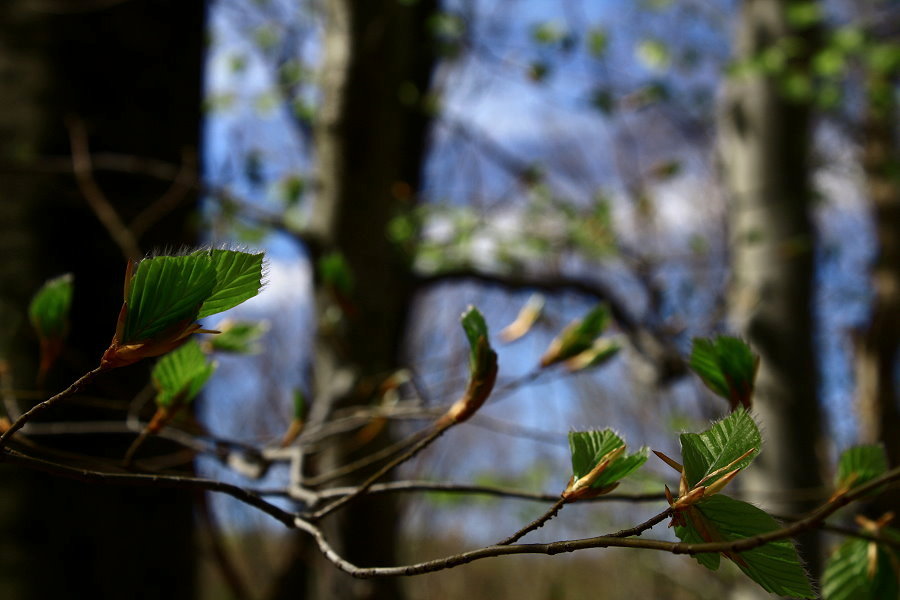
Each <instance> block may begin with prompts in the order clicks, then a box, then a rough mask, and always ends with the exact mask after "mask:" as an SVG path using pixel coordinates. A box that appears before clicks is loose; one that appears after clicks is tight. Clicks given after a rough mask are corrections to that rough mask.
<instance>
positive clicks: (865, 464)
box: [834, 444, 888, 492]
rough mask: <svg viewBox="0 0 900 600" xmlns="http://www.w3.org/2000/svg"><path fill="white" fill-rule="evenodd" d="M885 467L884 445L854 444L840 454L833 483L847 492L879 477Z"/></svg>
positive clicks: (886, 465) (886, 466) (885, 469)
mask: <svg viewBox="0 0 900 600" xmlns="http://www.w3.org/2000/svg"><path fill="white" fill-rule="evenodd" d="M887 469H888V462H887V455H885V452H884V446H882V445H881V444H872V445H866V446H854V447H852V448H848V449H847V450H845V451H844V452H843V453H842V454H841V458H840V459H839V460H838V472H837V475H836V476H835V481H834V485H835V487H836V488H837V489H838V490H840V491H843V492H847V491H849V490H851V489H853V488H855V487H857V486H860V485H863V484H864V483H867V482H869V481H871V480H873V479H875V478H876V477H880V476H881V475H883V474H884V473H885V472H886V471H887Z"/></svg>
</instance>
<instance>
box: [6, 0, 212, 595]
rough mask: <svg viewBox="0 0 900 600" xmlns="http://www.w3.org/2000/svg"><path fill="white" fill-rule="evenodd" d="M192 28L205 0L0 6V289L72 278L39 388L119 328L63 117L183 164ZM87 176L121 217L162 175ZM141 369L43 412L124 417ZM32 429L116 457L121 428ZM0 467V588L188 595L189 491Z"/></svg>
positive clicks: (196, 72)
mask: <svg viewBox="0 0 900 600" xmlns="http://www.w3.org/2000/svg"><path fill="white" fill-rule="evenodd" d="M80 4H88V3H79V5H80ZM203 33H204V6H203V3H202V2H188V3H185V2H179V1H176V0H165V1H160V0H154V1H150V0H134V1H132V2H124V3H114V4H113V5H111V6H110V7H109V8H105V9H97V10H85V9H81V8H79V9H76V7H75V4H70V3H67V2H49V1H48V2H34V1H32V0H5V1H4V2H3V3H0V77H2V79H3V81H4V82H5V83H4V85H3V86H2V87H0V104H2V106H4V109H3V110H2V111H0V162H2V164H3V165H4V167H3V171H4V174H3V199H2V201H0V247H2V255H3V257H4V260H3V261H2V266H0V299H2V301H3V302H4V303H6V304H7V305H11V306H15V307H16V308H17V309H18V310H19V312H20V313H22V314H23V315H24V310H25V307H26V306H27V303H28V300H29V298H30V296H31V295H32V294H33V293H34V292H35V291H36V290H37V289H38V287H39V286H40V284H41V283H42V282H43V281H44V280H46V279H47V278H49V277H52V276H55V275H58V274H61V273H63V272H67V271H69V272H72V273H74V275H75V294H74V299H73V307H72V314H73V316H74V319H73V321H72V326H71V332H70V335H69V342H68V346H67V349H66V350H65V351H64V353H63V355H62V357H61V359H60V360H59V361H58V364H57V366H56V367H55V368H54V370H53V372H52V373H51V374H50V376H49V377H48V379H47V380H46V382H45V393H49V394H52V393H54V392H56V391H59V390H60V389H62V387H63V386H64V385H66V384H68V383H70V382H71V381H72V380H73V379H74V378H75V377H77V376H78V375H81V374H82V373H84V372H85V371H87V370H88V369H90V368H92V367H93V366H96V365H97V364H98V362H99V359H100V355H101V353H102V351H103V349H104V348H105V347H106V346H107V345H108V344H109V341H110V339H111V337H112V334H113V330H114V328H115V320H116V317H117V314H118V310H119V307H120V306H121V294H122V277H123V274H124V266H125V259H124V257H123V253H122V251H121V250H120V249H119V248H118V247H117V246H116V245H114V244H113V242H112V241H111V238H110V235H109V233H108V232H107V230H106V229H105V228H104V227H103V226H101V225H100V223H99V222H98V219H97V217H96V216H95V215H94V214H93V213H92V211H91V210H90V209H89V208H88V204H87V202H86V201H85V197H84V195H83V194H82V193H81V192H80V191H79V189H78V187H77V185H76V183H75V180H74V178H73V176H72V175H71V174H59V173H58V171H59V170H60V169H64V168H65V165H66V163H65V161H64V157H66V156H67V155H69V142H70V139H69V135H68V132H67V129H66V119H70V123H74V122H75V121H72V120H71V119H76V120H77V122H78V123H83V125H84V127H85V130H86V134H87V137H88V138H89V139H90V142H91V150H92V151H96V152H104V151H106V152H120V153H125V154H135V155H139V156H145V157H151V158H155V159H161V160H165V161H169V162H175V163H177V162H179V161H180V160H181V158H182V152H183V150H184V149H187V148H190V149H194V151H196V148H197V146H198V144H199V133H200V118H201V113H200V106H201V85H202V72H201V71H202V52H203V49H202V40H203ZM47 156H55V157H58V158H57V159H56V160H49V161H48V160H45V158H43V157H47ZM54 171H57V172H54ZM97 182H98V183H99V185H100V186H101V188H102V189H103V190H104V191H105V193H106V195H107V196H108V198H109V199H110V203H111V204H113V205H114V207H115V208H116V210H117V211H118V212H119V213H120V214H121V215H122V216H123V218H124V220H125V221H126V222H128V220H130V218H132V217H134V216H135V215H136V214H138V213H139V212H140V211H141V210H142V209H144V208H145V207H146V206H148V205H149V204H150V203H152V202H153V201H155V200H157V199H158V198H159V197H160V196H162V194H163V193H164V192H165V191H166V189H167V187H168V186H167V185H163V184H161V183H160V182H158V181H153V180H148V179H146V178H143V177H140V176H135V175H133V174H122V173H119V174H112V173H106V174H98V175H97ZM194 200H195V199H194ZM193 204H194V202H193V201H191V200H188V201H186V202H185V203H184V204H183V206H182V207H181V208H179V209H177V210H175V211H173V212H171V213H170V214H169V215H168V216H167V217H166V218H165V219H163V220H162V221H160V222H159V223H158V224H157V226H156V227H154V228H152V229H151V230H149V231H148V232H147V235H146V236H145V237H144V240H145V242H146V244H145V248H151V247H153V245H154V244H158V245H166V244H167V245H173V244H175V245H177V244H180V243H185V242H190V241H191V240H193V239H195V236H194V232H193V230H192V228H191V227H190V226H188V225H187V223H188V220H187V218H186V217H187V215H188V212H189V211H192V210H193ZM2 326H4V327H6V326H8V323H4V324H3V325H2ZM14 344H15V345H14V347H13V349H12V352H11V354H10V355H9V357H8V358H9V359H10V362H11V364H12V373H13V376H14V378H15V387H16V388H17V389H25V390H29V389H34V388H35V372H36V359H37V348H36V343H35V340H34V336H33V334H31V332H30V331H29V328H28V327H27V322H26V321H25V319H24V318H23V320H22V324H21V326H20V328H19V331H18V335H17V337H16V341H15V342H14ZM146 375H147V369H146V366H143V367H142V366H140V365H138V366H134V367H129V368H127V369H122V372H121V373H107V374H104V375H102V376H101V377H100V378H98V379H97V380H96V383H95V384H93V385H92V386H91V387H90V388H89V389H88V390H86V394H87V395H89V396H91V397H94V398H99V399H102V401H103V402H107V401H114V402H118V407H119V408H118V409H115V410H112V409H107V408H97V407H96V406H95V407H90V406H84V405H80V404H79V403H78V402H70V403H67V405H66V406H61V407H59V408H58V409H54V410H53V411H50V414H48V415H46V419H47V420H52V421H61V420H64V419H72V420H75V419H85V418H89V419H114V418H120V419H121V418H123V415H124V412H123V411H122V410H121V409H122V408H124V407H125V406H127V403H128V402H129V401H130V400H131V399H132V398H133V396H134V394H135V393H136V392H137V390H139V389H140V388H141V387H142V386H143V385H144V383H145V382H146V381H147V377H146ZM33 400H34V399H29V400H28V401H33ZM20 401H21V402H22V403H23V404H24V403H25V402H26V400H25V399H21V400H20ZM35 440H36V441H38V442H39V443H41V444H44V445H47V446H53V447H55V448H58V449H65V450H67V451H71V452H77V453H79V454H86V455H100V456H108V457H114V458H116V459H118V458H121V456H122V454H123V453H124V449H125V448H126V447H127V444H128V442H129V441H130V437H128V436H94V437H88V436H68V437H66V438H61V437H59V436H56V437H44V438H35ZM2 479H3V482H4V483H3V492H2V500H0V546H2V550H0V597H2V598H11V599H12V598H16V599H27V598H53V597H59V598H91V599H98V598H122V597H130V598H160V597H166V598H183V599H188V598H193V597H194V590H195V586H194V559H193V557H194V554H195V552H194V544H193V535H192V530H193V525H192V503H191V498H190V496H189V495H187V494H178V493H173V492H172V491H170V490H151V489H148V488H135V489H130V488H113V487H97V486H92V485H87V484H82V483H73V482H71V481H68V480H62V479H58V478H54V477H50V476H46V475H44V474H39V473H33V472H26V471H22V470H21V469H18V468H11V467H5V466H4V467H3V468H2Z"/></svg>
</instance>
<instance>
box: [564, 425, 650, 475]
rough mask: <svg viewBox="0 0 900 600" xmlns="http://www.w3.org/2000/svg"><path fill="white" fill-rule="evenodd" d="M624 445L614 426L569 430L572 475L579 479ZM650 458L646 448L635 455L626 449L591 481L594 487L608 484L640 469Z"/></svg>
mask: <svg viewBox="0 0 900 600" xmlns="http://www.w3.org/2000/svg"><path fill="white" fill-rule="evenodd" d="M623 446H625V442H624V441H623V440H622V438H620V437H619V436H618V435H616V433H615V432H614V431H613V430H612V429H604V430H602V431H573V432H571V433H569V449H570V450H571V453H572V474H573V475H574V481H575V482H577V481H578V480H579V479H581V478H583V477H584V476H585V475H587V474H588V473H590V472H591V471H592V470H593V469H594V467H596V466H597V464H598V463H599V462H600V461H601V460H602V459H603V457H604V456H606V455H608V454H609V453H610V452H612V451H613V450H615V449H617V448H620V447H623ZM646 461H647V449H646V448H641V449H640V450H639V451H638V452H635V453H634V454H630V455H626V454H625V453H624V452H623V453H622V454H621V455H620V456H619V457H618V458H616V459H614V460H613V461H612V462H611V463H610V464H609V466H608V467H607V468H606V469H604V470H603V472H602V473H601V474H600V475H599V476H598V477H597V478H596V479H595V480H594V481H593V482H592V483H591V485H590V487H592V488H603V487H607V486H609V485H611V484H613V483H615V482H616V481H619V480H620V479H623V478H624V477H627V476H628V475H630V474H632V473H634V472H635V471H637V470H638V469H639V468H640V467H641V466H642V465H643V464H644V463H645V462H646Z"/></svg>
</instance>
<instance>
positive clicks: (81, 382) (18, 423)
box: [0, 367, 103, 450]
mask: <svg viewBox="0 0 900 600" xmlns="http://www.w3.org/2000/svg"><path fill="white" fill-rule="evenodd" d="M102 370H103V367H97V368H96V369H94V370H93V371H88V372H87V373H85V374H84V375H82V376H81V377H80V378H78V380H77V381H76V382H75V383H73V384H72V385H70V386H69V387H67V388H66V389H64V390H63V391H61V392H60V393H58V394H56V395H55V396H53V397H51V398H48V399H47V400H44V401H43V402H40V403H38V404H35V405H34V406H32V407H31V408H30V409H29V410H27V411H25V413H23V414H22V415H21V416H20V417H19V418H18V419H16V420H15V421H14V422H13V424H12V425H10V426H9V429H7V430H6V431H4V432H3V435H0V450H2V449H3V447H4V446H6V444H7V442H8V441H9V438H11V437H12V435H13V434H14V433H15V432H17V431H18V430H19V429H21V428H22V426H23V425H25V423H27V422H28V421H30V420H31V419H32V418H34V417H35V416H36V415H39V414H41V413H42V412H44V411H45V410H47V409H48V408H50V407H51V406H53V405H54V404H56V403H57V402H59V401H61V400H65V399H66V398H68V397H69V396H72V395H73V394H75V393H77V392H78V390H80V389H81V388H83V387H84V386H86V385H87V384H88V383H90V382H91V380H93V379H94V377H96V376H97V374H98V373H100V371H102Z"/></svg>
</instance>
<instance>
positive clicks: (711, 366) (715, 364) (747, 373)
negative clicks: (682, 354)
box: [689, 335, 759, 409]
mask: <svg viewBox="0 0 900 600" xmlns="http://www.w3.org/2000/svg"><path fill="white" fill-rule="evenodd" d="M758 365H759V357H758V356H756V355H755V354H754V353H753V351H752V350H750V347H749V346H748V345H747V344H745V343H744V342H743V341H742V340H739V339H738V338H734V337H729V336H724V335H722V336H719V337H717V338H715V339H714V340H710V339H703V338H694V341H693V345H692V346H691V358H690V362H689V366H690V368H691V370H692V371H694V373H696V374H697V375H699V376H700V379H702V380H703V383H705V384H706V386H707V387H708V388H709V389H711V390H712V391H713V392H715V393H716V394H718V395H719V396H721V397H723V398H725V399H726V400H728V401H729V403H730V404H731V407H732V409H734V408H735V407H737V406H738V405H742V406H744V407H745V408H749V407H750V404H751V400H752V398H753V384H754V381H755V379H756V369H757V366H758Z"/></svg>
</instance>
